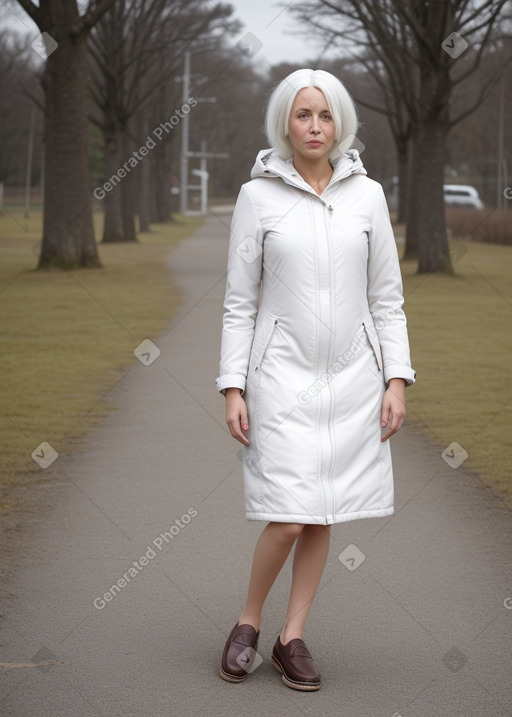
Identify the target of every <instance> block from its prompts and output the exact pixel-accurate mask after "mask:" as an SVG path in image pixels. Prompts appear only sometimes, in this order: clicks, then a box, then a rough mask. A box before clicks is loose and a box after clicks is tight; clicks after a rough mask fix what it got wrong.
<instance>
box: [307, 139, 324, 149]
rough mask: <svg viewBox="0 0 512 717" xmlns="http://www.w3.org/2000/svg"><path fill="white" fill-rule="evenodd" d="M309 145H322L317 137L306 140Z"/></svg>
mask: <svg viewBox="0 0 512 717" xmlns="http://www.w3.org/2000/svg"><path fill="white" fill-rule="evenodd" d="M306 144H308V145H309V146H310V147H320V146H321V145H322V142H320V140H318V139H311V140H310V141H309V142H306Z"/></svg>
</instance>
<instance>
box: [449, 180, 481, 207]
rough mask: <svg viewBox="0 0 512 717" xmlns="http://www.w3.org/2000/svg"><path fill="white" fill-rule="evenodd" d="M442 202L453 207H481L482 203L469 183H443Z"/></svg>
mask: <svg viewBox="0 0 512 717" xmlns="http://www.w3.org/2000/svg"><path fill="white" fill-rule="evenodd" d="M443 191H444V203H445V204H448V205H449V206H452V207H453V206H455V207H474V209H483V208H484V204H483V202H482V200H481V199H480V197H479V196H478V192H477V191H476V189H475V188H474V187H471V186H470V185H469V184H445V185H444V186H443Z"/></svg>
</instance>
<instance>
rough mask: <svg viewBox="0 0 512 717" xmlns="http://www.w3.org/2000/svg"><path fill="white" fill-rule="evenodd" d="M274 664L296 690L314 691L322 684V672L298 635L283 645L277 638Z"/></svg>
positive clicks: (273, 653) (273, 654)
mask: <svg viewBox="0 0 512 717" xmlns="http://www.w3.org/2000/svg"><path fill="white" fill-rule="evenodd" d="M272 664H273V666H274V667H275V668H276V670H277V671H278V672H280V673H281V679H282V680H283V682H284V684H285V685H287V686H288V687H291V688H292V689H294V690H304V691H313V690H319V689H320V687H321V686H322V683H321V680H320V673H319V672H318V670H317V669H316V665H315V663H314V660H313V658H312V657H311V655H310V652H309V650H308V648H307V647H306V645H305V644H304V642H303V640H301V639H299V638H298V637H296V638H294V639H293V640H290V642H287V643H286V645H283V643H282V642H281V639H280V637H278V638H277V640H276V644H275V645H274V649H273V650H272Z"/></svg>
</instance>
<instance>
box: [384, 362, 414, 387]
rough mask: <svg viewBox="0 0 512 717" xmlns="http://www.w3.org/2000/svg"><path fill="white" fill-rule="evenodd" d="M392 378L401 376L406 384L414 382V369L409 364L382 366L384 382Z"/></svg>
mask: <svg viewBox="0 0 512 717" xmlns="http://www.w3.org/2000/svg"><path fill="white" fill-rule="evenodd" d="M392 378H403V379H404V381H405V382H406V384H407V386H412V384H413V383H415V382H416V371H415V370H414V369H412V368H411V367H410V366H384V380H385V381H386V384H387V383H389V381H390V380H391V379H392Z"/></svg>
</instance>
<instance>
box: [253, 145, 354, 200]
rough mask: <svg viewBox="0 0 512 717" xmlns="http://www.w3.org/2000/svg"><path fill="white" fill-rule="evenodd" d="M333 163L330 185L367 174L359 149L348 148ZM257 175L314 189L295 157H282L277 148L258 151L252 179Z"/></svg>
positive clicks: (301, 187) (302, 187)
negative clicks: (305, 177)
mask: <svg viewBox="0 0 512 717" xmlns="http://www.w3.org/2000/svg"><path fill="white" fill-rule="evenodd" d="M331 164H332V165H333V167H334V173H333V175H332V177H331V181H330V182H329V187H331V186H332V185H333V184H334V183H336V182H339V181H341V180H342V179H345V178H346V177H349V176H350V175H352V174H366V169H365V168H364V166H363V163H362V161H361V159H360V157H359V152H358V151H357V149H349V150H347V151H346V152H344V153H343V154H341V155H339V156H338V157H336V158H335V159H333V160H331ZM256 177H270V178H272V177H274V178H275V177H280V178H281V179H283V180H284V181H285V182H286V183H287V184H291V185H292V186H294V187H298V188H300V189H306V190H308V189H309V190H311V191H313V190H312V189H311V187H310V186H309V184H307V183H306V182H305V181H304V180H303V179H302V177H301V176H300V174H299V173H298V172H297V170H296V169H295V167H294V166H293V158H292V157H290V158H289V159H282V158H281V157H280V156H279V155H278V153H277V151H276V150H275V149H262V150H261V151H260V152H259V153H258V156H257V157H256V162H255V163H254V166H253V168H252V171H251V179H255V178H256Z"/></svg>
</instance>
